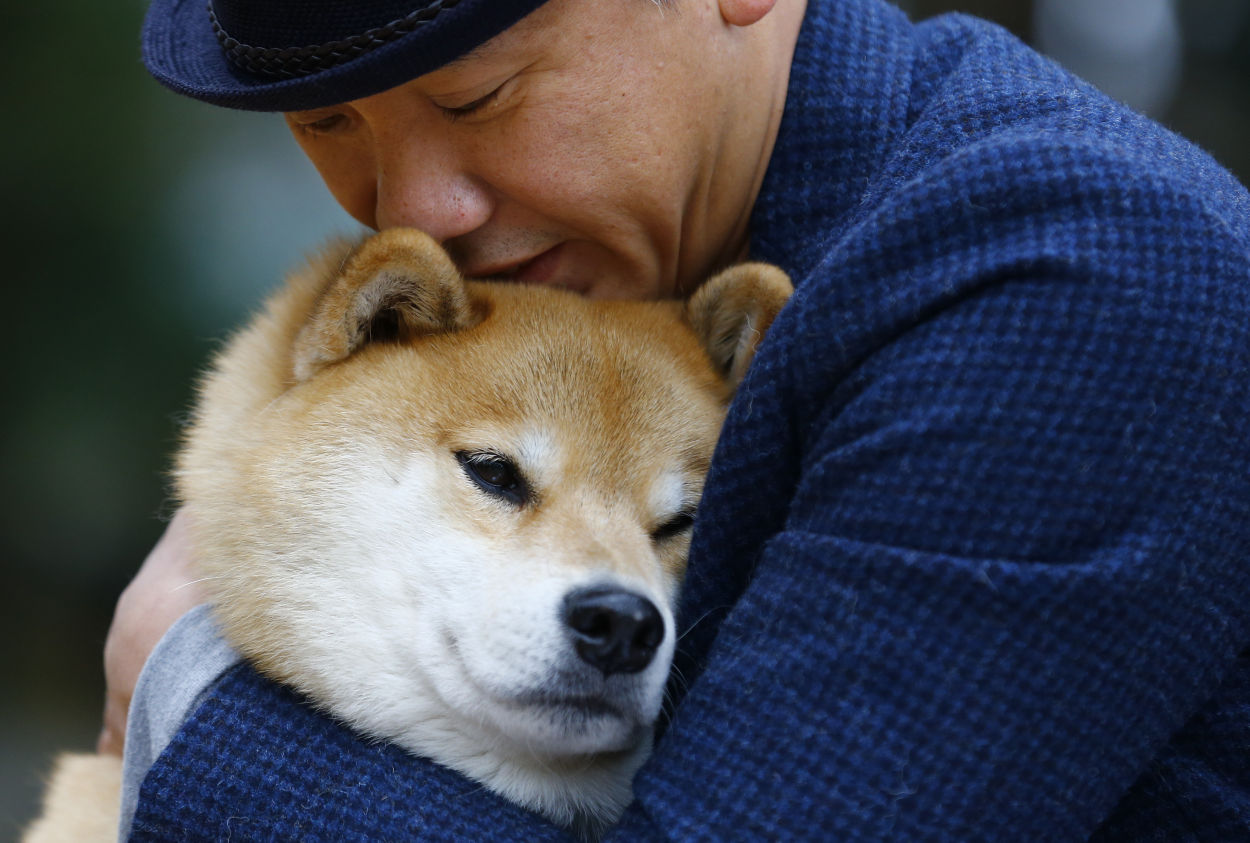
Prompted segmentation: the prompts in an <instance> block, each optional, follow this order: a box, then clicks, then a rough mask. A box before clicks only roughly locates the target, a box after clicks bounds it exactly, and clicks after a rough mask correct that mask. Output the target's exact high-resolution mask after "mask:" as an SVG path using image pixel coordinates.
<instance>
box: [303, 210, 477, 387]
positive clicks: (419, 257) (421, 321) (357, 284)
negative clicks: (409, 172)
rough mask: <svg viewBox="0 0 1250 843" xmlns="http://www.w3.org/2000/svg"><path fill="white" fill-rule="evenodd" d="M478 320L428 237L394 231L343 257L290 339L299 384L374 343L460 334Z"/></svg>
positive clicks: (459, 280) (449, 266)
mask: <svg viewBox="0 0 1250 843" xmlns="http://www.w3.org/2000/svg"><path fill="white" fill-rule="evenodd" d="M478 321H480V320H479V319H478V317H477V316H476V315H475V314H474V310H473V307H472V305H471V304H470V302H469V296H468V293H467V291H466V290H465V285H464V278H463V277H462V276H461V275H460V273H459V272H458V271H457V270H456V266H455V264H454V263H452V261H451V258H449V257H448V256H447V253H446V252H444V251H443V249H442V247H441V246H439V245H438V243H436V242H434V240H432V239H431V238H430V237H428V236H427V235H425V234H423V233H421V232H420V231H416V230H415V229H411V228H392V229H388V230H386V231H383V232H381V233H380V234H376V235H374V236H372V237H370V238H369V239H368V240H366V241H364V242H363V243H361V244H360V246H358V247H357V248H356V250H355V251H354V252H352V253H351V254H350V255H348V257H347V259H346V260H345V261H344V262H343V267H342V269H341V270H340V271H339V273H338V274H337V275H336V276H335V277H334V278H333V279H331V280H330V282H329V284H328V285H327V286H326V288H325V289H324V290H323V291H322V293H321V296H320V298H319V299H318V300H317V303H316V305H314V307H313V310H312V313H311V314H309V317H308V321H307V322H305V324H304V327H303V328H301V329H300V332H299V334H298V335H297V336H296V338H295V348H294V353H293V359H292V368H293V370H294V374H295V379H296V381H305V380H308V379H309V378H310V377H312V376H313V375H315V374H316V373H317V372H319V371H320V370H321V369H323V368H325V367H326V366H329V365H330V364H331V363H337V362H338V361H340V360H345V359H346V358H347V357H349V356H351V355H352V353H354V352H355V351H356V350H357V349H359V348H361V347H363V346H365V345H367V344H369V343H371V342H393V341H397V340H404V339H410V338H412V337H415V336H420V335H422V334H436V333H443V332H447V331H457V330H460V329H462V328H467V327H471V326H472V325H474V324H476V322H478Z"/></svg>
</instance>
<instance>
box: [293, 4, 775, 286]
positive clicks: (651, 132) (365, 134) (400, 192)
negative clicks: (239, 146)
mask: <svg viewBox="0 0 1250 843" xmlns="http://www.w3.org/2000/svg"><path fill="white" fill-rule="evenodd" d="M744 31H745V30H741V29H737V28H734V27H730V26H728V25H727V24H726V23H725V21H724V20H722V18H721V16H720V14H719V13H718V12H717V5H716V2H715V0H679V1H678V2H677V3H676V4H675V5H671V6H666V7H659V6H657V5H654V4H653V3H651V2H647V0H613V2H597V1H596V0H551V2H549V3H547V4H545V5H544V6H542V7H540V8H539V9H538V11H536V12H534V13H533V14H532V15H530V16H529V17H527V18H526V19H524V20H523V21H521V22H520V23H519V24H517V25H516V26H514V27H512V28H511V29H509V30H508V31H506V32H504V33H503V34H502V35H500V36H498V37H496V38H494V39H492V40H491V41H489V42H487V43H486V44H485V45H483V46H482V47H481V48H479V49H478V50H476V51H474V52H472V53H470V54H469V55H468V56H466V57H464V58H463V59H461V60H459V61H457V62H455V63H453V64H451V65H448V66H446V67H443V68H441V69H439V70H437V71H435V72H432V73H429V74H426V75H424V76H421V77H418V78H416V79H414V80H412V81H411V82H408V83H406V84H404V85H400V86H398V87H396V88H392V89H391V90H388V91H385V92H383V93H380V94H376V95H374V96H371V97H366V98H364V99H360V100H353V101H351V102H348V103H344V104H342V105H339V106H334V107H331V108H325V109H318V110H314V111H305V112H294V113H289V114H287V115H286V117H287V121H288V123H289V124H290V126H291V128H292V131H293V132H294V134H295V137H296V138H297V139H298V141H299V143H300V145H301V146H302V147H303V149H304V151H305V152H306V153H307V154H308V156H309V158H311V159H312V161H313V163H314V164H315V165H316V166H317V168H318V170H319V171H320V172H321V175H322V177H323V178H324V179H325V182H326V184H327V186H328V187H329V188H330V191H331V192H332V193H333V194H334V196H335V198H336V199H337V200H338V201H339V203H340V204H341V205H342V206H343V207H344V208H345V209H346V210H347V211H348V212H349V213H350V214H351V215H352V216H354V217H355V218H356V219H358V220H360V221H361V222H362V223H364V224H366V225H369V226H372V227H375V228H388V227H392V226H401V225H403V226H413V227H416V228H420V229H423V230H425V231H426V232H428V233H430V234H431V235H432V236H433V237H435V238H436V239H437V240H439V241H440V242H442V243H443V245H444V246H445V247H446V248H447V249H448V251H449V252H450V253H451V254H452V256H453V258H454V259H455V260H456V262H457V264H458V265H459V266H460V268H461V270H462V271H463V272H464V273H465V274H466V275H468V276H470V277H483V276H492V277H506V278H513V279H515V280H517V281H521V282H525V283H538V284H550V285H555V286H562V287H567V288H570V289H573V290H577V291H579V292H583V293H587V294H590V295H593V296H601V297H618V298H621V297H628V298H659V297H665V296H673V295H680V294H683V293H686V292H689V291H690V290H691V289H693V288H694V287H695V286H697V285H698V283H699V282H701V281H702V280H703V279H704V278H705V277H706V276H707V275H708V274H710V273H711V272H712V271H713V270H714V269H716V268H718V267H720V266H722V265H724V264H726V263H729V262H732V261H734V260H737V259H740V258H741V257H742V256H743V255H744V252H745V247H746V221H747V216H748V214H749V210H750V207H749V206H750V204H751V201H752V199H753V197H754V194H755V192H756V190H757V189H758V183H759V179H760V178H761V177H762V174H763V168H764V166H765V164H766V157H767V156H766V151H765V153H764V154H763V160H762V159H761V150H762V149H764V148H765V147H766V146H767V144H766V142H764V140H763V135H762V134H761V130H760V129H759V127H758V125H757V124H759V123H760V120H759V119H757V118H756V117H754V116H752V115H753V113H754V112H758V111H760V110H761V104H760V103H758V102H756V103H750V102H744V99H748V95H749V93H750V85H749V81H750V77H749V75H748V74H749V73H750V71H749V69H748V68H747V66H746V63H745V62H743V61H742V58H743V57H742V56H741V55H738V53H740V52H742V48H743V46H744V44H745V43H746V41H744V39H743V38H742V36H741V33H742V32H744ZM743 76H746V78H740V77H743ZM767 108H768V105H767V104H764V105H763V109H764V110H767Z"/></svg>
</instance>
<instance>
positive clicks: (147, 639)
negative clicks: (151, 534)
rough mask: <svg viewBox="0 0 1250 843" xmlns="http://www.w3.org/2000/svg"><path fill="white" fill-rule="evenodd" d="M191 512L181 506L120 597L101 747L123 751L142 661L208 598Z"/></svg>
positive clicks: (107, 649) (107, 659) (109, 652)
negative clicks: (194, 562)
mask: <svg viewBox="0 0 1250 843" xmlns="http://www.w3.org/2000/svg"><path fill="white" fill-rule="evenodd" d="M187 519H188V515H187V513H186V510H179V511H178V513H177V514H176V515H174V518H173V520H172V521H170V522H169V526H168V527H166V528H165V534H164V535H163V536H161V540H160V541H159V542H157V543H156V547H154V548H153V549H152V552H151V553H150V554H148V558H147V559H146V560H144V563H143V567H142V568H140V569H139V573H138V574H137V575H136V576H135V578H134V580H132V581H131V583H130V585H128V586H126V590H125V591H123V592H122V595H121V597H120V598H119V599H118V601H117V609H116V611H115V612H114V613H113V624H112V626H110V627H109V633H108V638H107V639H106V640H105V642H104V680H105V684H106V686H107V691H106V695H105V702H104V729H103V731H101V732H100V739H99V741H98V742H97V743H96V751H98V752H101V753H108V754H113V755H121V754H122V745H123V742H124V741H125V738H126V715H127V714H128V713H129V711H130V698H131V697H132V696H133V695H134V692H135V683H136V682H137V681H138V679H139V671H140V670H142V669H143V663H144V662H145V661H147V658H148V656H149V655H151V653H152V649H153V648H154V647H156V642H158V641H160V640H161V636H163V635H164V634H165V633H166V631H168V629H169V628H170V627H171V626H172V625H173V623H174V621H176V620H178V618H180V617H181V616H182V615H183V614H184V613H186V612H187V611H188V610H190V609H191V608H192V607H194V606H196V605H197V604H199V603H202V602H203V601H204V595H203V592H202V591H201V590H200V588H199V586H198V585H197V584H196V582H195V578H194V575H193V574H192V571H191V547H190V539H189V537H188V535H187Z"/></svg>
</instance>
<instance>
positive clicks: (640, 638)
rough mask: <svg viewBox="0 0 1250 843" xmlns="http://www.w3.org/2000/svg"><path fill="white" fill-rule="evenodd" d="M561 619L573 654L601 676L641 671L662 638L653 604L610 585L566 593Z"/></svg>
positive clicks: (660, 627)
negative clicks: (567, 630) (567, 631)
mask: <svg viewBox="0 0 1250 843" xmlns="http://www.w3.org/2000/svg"><path fill="white" fill-rule="evenodd" d="M564 622H565V624H566V625H567V626H568V628H569V636H570V638H572V640H573V648H574V649H575V650H577V655H578V656H580V657H581V659H582V661H584V662H586V663H587V664H589V665H591V666H592V667H597V668H598V669H599V670H601V671H603V673H604V675H605V676H606V675H608V674H610V673H637V672H638V671H640V670H642V669H643V668H645V667H646V666H647V665H649V664H650V663H651V659H652V657H653V656H655V651H656V648H657V647H659V646H660V642H662V641H663V640H664V618H662V617H660V610H659V609H657V608H656V607H655V604H654V603H652V602H651V601H650V600H648V599H647V598H645V597H643V596H642V595H641V594H635V593H634V592H632V591H626V590H625V589H623V588H614V587H612V586H603V587H597V588H579V589H578V590H576V591H571V592H569V593H568V594H567V595H565V597H564Z"/></svg>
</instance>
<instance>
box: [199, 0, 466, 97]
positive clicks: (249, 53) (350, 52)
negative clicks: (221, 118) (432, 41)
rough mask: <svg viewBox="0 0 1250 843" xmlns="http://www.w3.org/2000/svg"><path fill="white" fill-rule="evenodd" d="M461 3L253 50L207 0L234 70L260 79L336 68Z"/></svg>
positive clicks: (449, 0) (443, 1)
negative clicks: (311, 40) (320, 38)
mask: <svg viewBox="0 0 1250 843" xmlns="http://www.w3.org/2000/svg"><path fill="white" fill-rule="evenodd" d="M459 2H460V0H434V2H433V3H431V4H430V5H428V6H426V7H424V8H422V9H417V10H416V11H415V12H412V13H410V14H408V15H405V16H404V17H402V18H399V19H398V20H393V21H391V22H390V23H388V24H385V25H383V26H379V27H375V28H373V29H370V30H367V31H365V32H362V33H361V34H359V35H353V36H351V37H349V38H344V39H341V40H339V41H328V42H326V43H324V44H313V45H310V46H307V47H252V46H249V45H247V44H243V43H240V42H239V40H238V39H237V38H234V37H232V36H231V35H230V33H228V32H226V30H225V29H224V28H223V27H222V26H221V24H220V23H219V22H218V20H217V13H216V12H215V11H214V10H213V0H208V17H209V20H211V21H212V23H213V33H214V34H215V35H216V36H217V40H218V41H219V42H220V43H221V48H222V49H223V50H224V51H225V53H226V58H227V59H228V60H229V61H230V63H231V64H233V65H234V66H235V67H237V68H239V69H240V70H245V71H247V72H248V73H254V74H257V75H259V76H271V77H275V78H278V79H293V78H295V77H298V76H307V75H309V74H310V73H316V72H317V71H320V70H327V69H328V68H331V67H336V66H338V65H340V64H344V63H346V62H349V61H351V60H352V59H354V58H357V57H359V56H362V55H364V54H365V53H367V52H369V51H370V50H373V49H376V48H377V47H381V46H382V45H384V44H389V43H390V42H392V41H394V40H395V39H397V38H400V37H402V36H404V35H407V34H408V33H410V32H413V31H414V30H416V29H419V28H420V27H421V26H422V25H424V24H427V23H429V22H430V21H432V20H434V18H435V17H436V16H437V15H438V14H439V13H440V12H442V11H443V10H445V9H451V8H454V7H455V6H456V5H457V4H458V3H459Z"/></svg>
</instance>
